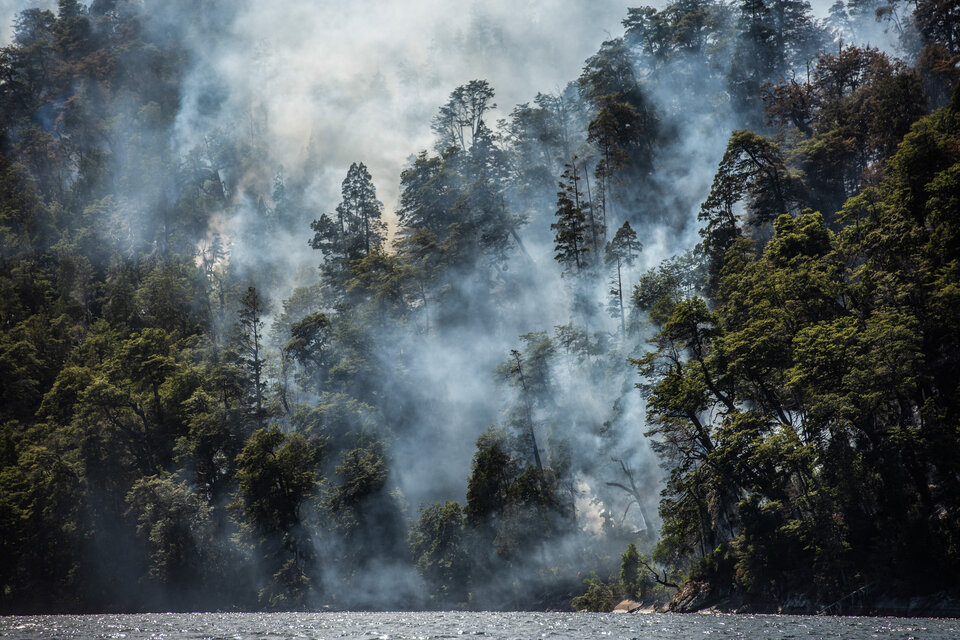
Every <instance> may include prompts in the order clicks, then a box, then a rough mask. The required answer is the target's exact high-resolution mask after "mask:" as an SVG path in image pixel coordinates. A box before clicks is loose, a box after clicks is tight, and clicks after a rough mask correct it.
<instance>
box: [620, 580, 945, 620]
mask: <svg viewBox="0 0 960 640" xmlns="http://www.w3.org/2000/svg"><path fill="white" fill-rule="evenodd" d="M613 612H614V613H655V612H669V613H737V614H750V613H756V614H783V615H788V614H789V615H843V616H890V617H901V618H960V594H958V593H954V592H938V593H933V594H928V595H923V596H914V597H905V596H897V595H891V594H888V593H884V592H883V591H881V590H869V589H860V590H857V591H855V592H853V593H851V594H849V595H848V596H845V597H844V598H842V599H841V600H838V601H837V602H833V603H824V602H817V601H815V600H812V599H810V598H808V597H806V596H802V595H794V596H788V597H786V598H784V599H783V601H781V602H773V601H758V600H746V599H744V598H742V597H738V596H732V595H729V594H718V593H716V592H715V590H714V589H713V588H712V587H711V586H710V585H709V584H708V583H706V582H693V581H691V582H687V583H686V584H685V585H683V588H682V589H681V590H680V591H679V592H677V594H676V595H675V596H674V597H673V599H671V600H670V602H669V603H667V605H666V606H665V607H662V608H656V607H654V606H652V605H648V604H644V603H641V602H635V601H633V600H624V601H622V602H620V604H618V605H617V606H616V607H615V608H614V609H613Z"/></svg>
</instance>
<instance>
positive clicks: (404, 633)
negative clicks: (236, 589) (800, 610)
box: [0, 612, 960, 640]
mask: <svg viewBox="0 0 960 640" xmlns="http://www.w3.org/2000/svg"><path fill="white" fill-rule="evenodd" d="M466 637H472V638H483V639H487V638H651V639H665V640H687V639H691V640H692V639H694V638H696V639H705V640H714V639H716V638H757V639H763V638H776V639H778V640H785V639H787V638H847V639H850V640H866V639H868V638H870V639H872V638H881V639H883V638H890V639H892V638H897V639H907V638H937V639H943V640H947V639H950V640H958V639H960V621H958V620H934V619H923V618H913V619H904V618H832V617H800V616H743V615H723V614H718V615H698V614H693V615H676V614H593V613H464V612H417V613H271V614H259V613H192V614H178V613H160V614H140V615H94V616H11V617H0V638H17V639H18V640H20V639H23V640H28V639H32V638H45V639H46V638H84V639H88V638H89V639H93V638H96V639H101V638H102V639H108V638H109V639H121V640H141V639H149V640H160V639H167V638H171V639H172V638H187V639H201V638H202V639H209V640H254V639H260V638H324V639H325V638H370V639H379V638H383V639H394V638H398V639H399V638H466Z"/></svg>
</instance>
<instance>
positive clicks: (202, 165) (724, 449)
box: [0, 0, 960, 613]
mask: <svg viewBox="0 0 960 640" xmlns="http://www.w3.org/2000/svg"><path fill="white" fill-rule="evenodd" d="M254 4H255V3H253V2H233V1H231V0H207V1H202V0H167V1H166V2H150V1H136V0H93V1H92V2H90V3H89V5H87V4H84V3H81V2H78V0H59V2H58V3H57V6H56V7H55V8H53V9H41V8H34V9H27V10H25V11H22V12H20V13H19V14H18V15H17V16H16V19H15V23H14V25H13V29H12V36H11V39H10V41H9V44H7V45H6V46H5V47H3V48H2V49H0V113H2V117H0V127H2V132H0V194H2V196H0V612H3V613H10V612H73V611H80V612H82V611H141V610H160V609H166V610H169V609H178V610H212V609H244V610H253V609H314V608H319V607H333V608H374V609H393V608H440V607H442V608H472V609H491V608H500V609H527V608H557V607H573V608H576V609H592V610H609V609H610V608H612V607H613V605H614V604H616V602H617V601H618V600H620V599H621V598H634V599H637V600H642V601H645V602H657V603H659V604H664V603H666V602H667V601H669V600H670V599H671V598H674V602H676V601H677V600H678V598H681V597H686V596H685V595H684V594H686V595H689V593H691V592H698V593H702V592H709V593H711V594H712V595H713V597H715V598H716V597H729V598H735V599H737V600H738V601H741V602H763V603H772V604H771V606H774V607H776V606H778V605H781V604H783V603H786V602H788V601H796V600H797V599H806V600H808V601H810V602H815V603H821V604H829V603H833V602H836V601H838V600H840V599H841V598H843V597H844V596H846V595H847V594H850V593H856V592H861V593H864V592H866V591H867V590H869V591H870V592H871V593H878V594H883V595H887V596H910V595H923V594H930V593H935V592H951V591H952V592H956V590H957V589H960V582H958V576H960V526H958V523H960V89H958V80H960V8H958V5H957V4H956V3H955V2H952V1H950V0H915V1H913V2H905V1H904V0H848V1H847V2H844V1H843V0H838V1H837V2H836V3H835V4H834V5H833V6H832V7H831V8H830V10H829V14H824V15H823V16H820V17H816V16H815V15H814V13H813V10H812V8H811V6H810V4H809V3H808V2H806V0H736V1H733V2H725V1H723V0H677V1H676V2H672V3H666V4H664V5H663V6H662V7H659V8H654V7H641V8H630V9H625V15H624V17H623V20H622V34H621V35H619V36H618V37H614V36H608V38H609V39H607V40H606V41H603V42H602V43H598V44H599V48H598V49H597V50H596V53H595V54H593V55H592V56H590V57H589V58H588V59H587V60H585V61H584V63H583V65H582V71H581V73H580V75H579V77H575V78H570V79H569V82H568V83H567V84H566V85H565V86H563V87H561V88H557V89H555V90H553V91H552V92H540V93H537V90H538V89H541V90H544V88H543V87H537V86H532V87H530V92H531V94H532V95H533V96H534V97H532V98H531V99H530V101H528V102H525V103H522V104H519V105H516V106H513V107H512V108H507V109H501V108H499V107H498V106H497V105H496V102H495V98H496V87H494V86H492V85H491V83H490V82H488V81H487V80H485V79H481V78H475V79H471V78H469V77H467V78H464V79H463V82H462V83H461V84H459V85H458V86H451V87H449V88H447V89H446V92H448V96H447V98H446V101H445V102H441V103H438V104H436V105H435V110H434V112H433V115H432V118H430V117H428V119H427V121H425V122H423V123H422V124H423V125H425V126H429V127H430V130H431V131H432V134H433V143H432V146H431V147H430V148H427V149H416V148H411V149H406V150H404V152H403V153H405V154H410V155H409V156H407V160H406V163H405V165H404V168H403V170H402V172H401V173H400V175H399V176H396V175H385V176H373V175H371V171H370V168H369V166H368V164H365V159H364V158H362V157H357V158H355V161H353V162H351V163H347V164H345V165H344V166H342V167H341V168H340V169H339V175H337V176H336V178H335V180H336V183H337V184H338V185H340V187H339V194H340V195H339V198H335V199H333V200H329V199H326V200H322V199H321V198H319V197H318V194H319V193H323V191H322V189H320V188H318V181H322V180H327V181H328V182H329V180H330V177H329V176H327V175H326V173H325V172H326V167H327V166H328V165H326V164H324V161H323V160H322V159H323V158H324V157H325V154H328V150H327V149H325V148H324V143H323V141H322V140H319V139H318V140H314V139H310V140H306V141H304V142H303V153H302V154H301V155H300V157H299V160H298V161H297V162H296V163H294V164H284V162H283V159H281V158H280V157H279V156H278V154H277V153H275V149H276V146H275V145H273V141H272V140H271V136H274V135H275V131H276V128H277V117H278V116H277V115H276V113H274V112H273V111H270V110H269V109H268V108H267V107H266V106H265V105H264V103H263V102H259V101H257V100H256V99H250V95H248V93H245V92H238V91H236V90H235V89H234V87H233V86H232V85H231V82H232V80H231V77H228V75H226V73H225V72H224V69H225V68H226V67H223V66H220V67H218V66H216V65H215V64H212V63H211V62H210V58H209V57H207V56H208V55H209V56H215V55H220V54H222V53H223V52H226V51H228V50H229V49H230V48H231V47H234V46H236V45H235V43H232V42H231V37H233V35H232V34H235V31H232V30H231V28H230V25H231V24H232V23H234V21H236V20H240V19H241V18H242V17H243V16H245V15H247V14H245V12H248V11H249V10H250V8H251V7H252V6H254ZM247 17H249V16H248V15H247ZM481 35H483V34H481ZM471 37H473V36H471ZM480 37H481V36H476V38H480ZM483 37H488V38H489V39H490V40H491V41H492V42H493V43H494V44H495V45H496V43H497V42H498V41H497V38H496V34H494V35H490V33H487V32H485V35H484V36H483ZM564 38H565V35H564V34H563V33H557V34H556V39H557V40H558V42H562V41H563V39H564ZM468 39H469V38H468ZM243 46H244V47H245V46H246V45H245V44H244V45H243ZM264 46H269V45H264ZM497 46H499V45H497ZM249 48H251V49H253V48H254V47H253V45H252V44H251V45H250V47H249ZM204 52H208V54H205V53H204ZM209 52H214V53H209ZM221 57H223V58H226V56H225V54H224V55H223V56H221ZM250 59H251V60H253V61H255V62H256V61H258V60H259V61H260V62H259V63H258V64H262V65H267V68H266V70H265V71H264V69H261V70H260V71H256V73H265V74H267V75H269V74H270V73H272V71H271V70H270V69H269V67H268V64H267V62H264V61H265V60H266V61H269V55H267V54H263V53H262V52H259V51H256V52H254V53H251V58H250ZM248 72H249V73H250V74H253V73H254V71H252V70H248V69H246V68H244V69H243V71H242V72H237V75H244V74H247V73H248ZM331 73H333V71H331ZM414 76H416V73H413V72H411V77H410V78H406V79H404V80H403V81H402V83H401V84H400V85H399V86H400V89H401V90H407V91H411V92H414V91H416V87H415V85H416V82H417V79H416V77H414ZM257 77H259V76H257ZM389 80H390V79H384V78H379V79H372V80H371V82H372V83H374V84H376V83H377V82H380V83H387V82H388V81H389ZM403 83H408V84H403ZM498 115H499V116H502V117H497V116H498ZM351 126H355V127H363V126H364V125H363V123H362V122H354V123H351ZM375 180H376V181H383V182H382V183H380V184H381V193H384V192H385V191H386V192H389V193H394V192H395V193H397V194H398V197H397V199H396V202H395V203H392V202H391V203H387V204H384V203H383V202H381V201H380V200H379V199H378V191H377V187H376V186H375ZM385 184H391V185H393V186H391V187H389V188H386V189H385V188H384V187H383V185H385ZM396 185H398V187H397V186H396ZM677 594H680V595H677Z"/></svg>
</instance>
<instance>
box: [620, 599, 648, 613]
mask: <svg viewBox="0 0 960 640" xmlns="http://www.w3.org/2000/svg"><path fill="white" fill-rule="evenodd" d="M642 608H643V604H641V603H639V602H637V601H636V600H623V601H621V602H620V604H618V605H617V606H615V607H614V608H613V613H635V612H637V611H639V610H640V609H642Z"/></svg>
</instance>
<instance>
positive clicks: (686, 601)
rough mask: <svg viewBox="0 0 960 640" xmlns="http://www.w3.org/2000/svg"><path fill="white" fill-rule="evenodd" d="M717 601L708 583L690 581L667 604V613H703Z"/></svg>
mask: <svg viewBox="0 0 960 640" xmlns="http://www.w3.org/2000/svg"><path fill="white" fill-rule="evenodd" d="M714 600H716V597H715V596H714V595H713V592H712V590H711V589H710V584H709V583H706V582H695V581H693V580H688V581H687V582H686V583H684V585H683V587H682V588H681V589H680V591H678V592H677V593H676V595H674V596H673V598H672V599H671V600H670V603H669V604H667V611H672V612H674V613H693V612H695V611H701V610H702V609H705V608H706V607H707V606H708V605H710V604H712V601H714Z"/></svg>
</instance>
